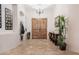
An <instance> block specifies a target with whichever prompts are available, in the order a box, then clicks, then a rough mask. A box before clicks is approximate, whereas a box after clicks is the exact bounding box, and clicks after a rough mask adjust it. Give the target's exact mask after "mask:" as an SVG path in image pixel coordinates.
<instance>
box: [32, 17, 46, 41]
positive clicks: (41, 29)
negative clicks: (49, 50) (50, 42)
mask: <svg viewBox="0 0 79 59" xmlns="http://www.w3.org/2000/svg"><path fill="white" fill-rule="evenodd" d="M32 39H47V19H46V18H39V19H37V18H32Z"/></svg>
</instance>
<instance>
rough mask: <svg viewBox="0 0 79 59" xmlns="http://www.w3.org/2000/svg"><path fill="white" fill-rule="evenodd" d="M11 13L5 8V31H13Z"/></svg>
mask: <svg viewBox="0 0 79 59" xmlns="http://www.w3.org/2000/svg"><path fill="white" fill-rule="evenodd" d="M12 16H13V15H12V11H11V10H10V9H8V8H5V30H12V29H13V18H12Z"/></svg>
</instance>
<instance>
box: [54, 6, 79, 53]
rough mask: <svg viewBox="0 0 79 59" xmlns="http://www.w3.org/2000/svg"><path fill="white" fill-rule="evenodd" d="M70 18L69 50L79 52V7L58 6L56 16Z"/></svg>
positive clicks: (67, 40)
mask: <svg viewBox="0 0 79 59" xmlns="http://www.w3.org/2000/svg"><path fill="white" fill-rule="evenodd" d="M57 15H64V16H66V17H68V21H69V22H68V32H67V34H68V37H67V39H66V43H67V50H69V51H74V52H79V5H56V8H55V11H54V16H57Z"/></svg>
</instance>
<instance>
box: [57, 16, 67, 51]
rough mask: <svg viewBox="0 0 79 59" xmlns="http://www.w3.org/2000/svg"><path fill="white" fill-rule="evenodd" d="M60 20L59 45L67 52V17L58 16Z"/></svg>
mask: <svg viewBox="0 0 79 59" xmlns="http://www.w3.org/2000/svg"><path fill="white" fill-rule="evenodd" d="M56 19H58V27H59V36H58V40H57V43H58V45H59V48H60V49H61V50H66V43H65V33H64V32H65V31H64V30H65V17H64V16H57V18H56Z"/></svg>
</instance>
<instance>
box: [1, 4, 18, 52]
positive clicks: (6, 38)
mask: <svg viewBox="0 0 79 59" xmlns="http://www.w3.org/2000/svg"><path fill="white" fill-rule="evenodd" d="M5 8H8V9H10V10H12V5H10V4H7V5H6V4H2V28H1V29H0V52H3V51H6V50H9V49H12V48H15V47H16V46H17V45H19V44H20V40H19V39H20V38H19V33H18V32H17V30H18V27H17V25H18V24H16V23H18V22H17V20H18V19H15V18H13V22H14V20H16V22H14V23H13V25H16V27H15V28H14V27H13V30H5ZM16 16H17V15H16ZM13 17H14V16H13ZM16 29H17V30H16Z"/></svg>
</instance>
